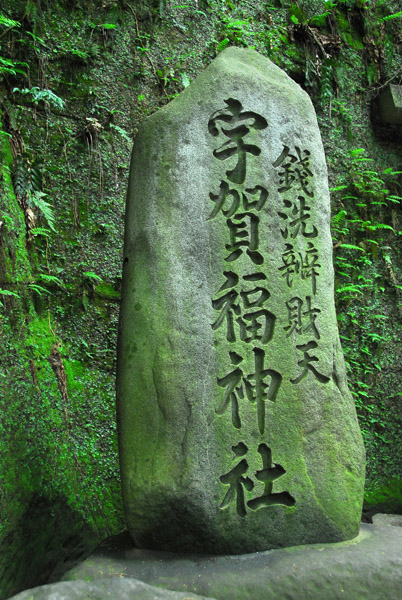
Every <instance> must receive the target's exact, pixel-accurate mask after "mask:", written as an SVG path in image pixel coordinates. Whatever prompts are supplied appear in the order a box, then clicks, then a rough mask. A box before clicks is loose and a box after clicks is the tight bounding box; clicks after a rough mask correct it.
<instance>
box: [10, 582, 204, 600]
mask: <svg viewBox="0 0 402 600" xmlns="http://www.w3.org/2000/svg"><path fill="white" fill-rule="evenodd" d="M106 598H110V599H111V600H117V599H118V600H213V598H210V599H208V598H205V596H197V594H190V595H189V594H188V593H183V592H170V591H168V590H160V589H157V588H155V587H153V586H151V585H147V584H146V583H142V581H136V580H135V579H111V578H110V577H109V578H107V579H97V580H96V581H93V582H88V581H61V582H59V583H53V584H50V585H41V586H40V587H37V588H34V589H31V590H25V591H24V592H21V593H20V594H17V596H14V597H13V598H12V599H11V600H104V599H106Z"/></svg>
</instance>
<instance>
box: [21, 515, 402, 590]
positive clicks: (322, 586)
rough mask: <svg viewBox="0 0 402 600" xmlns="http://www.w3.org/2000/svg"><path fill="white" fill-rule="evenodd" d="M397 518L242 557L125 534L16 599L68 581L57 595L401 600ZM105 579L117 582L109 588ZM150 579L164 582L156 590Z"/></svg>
mask: <svg viewBox="0 0 402 600" xmlns="http://www.w3.org/2000/svg"><path fill="white" fill-rule="evenodd" d="M394 517H395V515H381V517H377V518H375V519H374V521H375V522H374V524H372V525H370V524H365V523H363V524H362V525H361V529H360V534H359V536H358V537H357V538H355V539H353V540H350V541H348V542H340V543H336V544H316V545H311V546H295V547H292V548H284V549H279V550H270V551H267V552H257V553H254V554H244V555H238V556H200V555H179V554H173V553H168V552H153V551H149V550H140V549H137V548H133V545H132V542H131V541H130V538H129V537H128V535H126V534H122V535H120V536H115V537H112V538H109V539H108V540H106V541H105V542H104V543H103V544H101V545H100V546H99V547H98V549H97V550H96V551H95V552H94V553H93V554H92V556H90V557H89V558H88V559H87V560H85V561H84V562H82V563H81V564H78V565H77V566H75V567H74V568H73V569H71V570H70V571H69V572H68V573H66V574H65V575H64V577H63V580H64V581H63V582H60V583H58V584H54V585H51V586H43V587H42V588H36V590H30V591H29V592H28V591H26V592H23V593H22V594H19V595H17V596H15V600H17V599H18V600H28V599H29V600H39V599H40V600H46V599H47V600H50V598H53V597H55V596H51V595H50V594H51V593H55V592H56V591H59V592H60V593H61V594H63V591H64V587H65V586H66V583H67V582H69V583H68V589H69V590H70V588H71V593H70V592H68V595H64V596H63V595H61V596H60V597H63V598H67V597H68V598H69V599H73V598H74V599H77V600H84V599H85V600H87V599H88V600H95V599H96V600H103V598H109V597H110V595H108V593H107V590H108V589H109V588H110V590H113V593H112V596H113V597H115V598H119V599H120V598H124V599H127V600H131V599H133V600H134V599H135V600H148V599H151V598H152V599H153V598H154V599H155V600H156V599H159V598H166V599H167V600H168V599H172V600H173V599H177V600H179V599H181V600H184V599H186V600H196V599H197V598H198V597H199V596H201V597H204V598H205V597H206V598H215V599H219V600H244V599H245V598H252V599H253V600H279V599H283V598H286V599H287V600H293V599H294V600H300V599H307V598H308V600H322V598H323V597H325V600H338V599H342V600H360V599H361V600H363V599H364V600H378V599H379V598H381V600H400V598H401V594H402V526H401V524H402V520H401V519H397V520H396V521H395V519H394ZM398 525H399V526H398ZM126 578H127V579H126ZM107 579H109V580H110V579H112V580H113V584H112V581H110V583H111V584H112V585H109V587H108V583H107ZM76 580H79V581H76ZM82 580H85V581H82ZM134 580H140V582H144V583H146V584H148V586H146V587H144V586H143V585H142V587H141V585H140V584H139V582H138V581H134ZM88 582H92V583H88ZM74 585H75V588H74ZM149 585H150V586H155V587H156V588H159V589H154V590H153V594H154V595H153V596H152V595H149V594H151V592H152V589H151V588H149ZM63 586H64V587H63ZM113 586H117V587H113ZM160 588H163V589H160ZM74 589H75V592H74V593H72V591H73V590H74ZM102 589H104V590H105V593H104V595H102ZM91 590H92V591H91ZM164 590H174V591H175V592H176V593H175V594H174V593H173V594H171V593H167V592H165V591H164ZM120 592H121V594H120ZM183 592H185V594H183ZM164 594H165V595H164ZM57 597H58V596H57Z"/></svg>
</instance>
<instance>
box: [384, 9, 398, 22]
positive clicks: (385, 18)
mask: <svg viewBox="0 0 402 600" xmlns="http://www.w3.org/2000/svg"><path fill="white" fill-rule="evenodd" d="M401 17H402V10H401V11H399V12H397V13H394V14H393V15H388V16H386V17H383V18H382V19H380V20H381V21H390V20H391V19H399V18H401Z"/></svg>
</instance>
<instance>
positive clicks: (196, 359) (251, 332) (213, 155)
mask: <svg viewBox="0 0 402 600" xmlns="http://www.w3.org/2000/svg"><path fill="white" fill-rule="evenodd" d="M329 216H330V208H329V194H328V185H327V174H326V165H325V157H324V153H323V148H322V143H321V139H320V135H319V131H318V126H317V122H316V118H315V113H314V109H313V107H312V105H311V102H310V100H309V98H308V96H307V95H306V94H305V93H304V92H303V91H302V90H301V88H299V86H298V85H296V84H295V83H294V82H293V81H291V80H290V79H289V78H288V77H287V75H286V74H285V73H284V72H283V71H281V70H280V69H279V68H278V67H276V66H274V65H273V64H272V63H271V62H270V61H269V60H267V59H265V58H263V57H261V56H260V55H258V54H257V53H256V52H254V51H251V50H241V49H237V48H229V49H227V50H225V51H224V52H223V53H221V54H220V55H219V56H218V58H217V59H215V60H214V61H213V62H212V63H211V65H210V66H209V67H208V68H207V69H206V70H205V71H204V72H203V73H202V74H201V75H200V76H199V77H198V78H197V79H196V80H195V81H194V82H193V83H192V84H191V86H190V87H189V88H187V89H186V90H185V91H184V92H183V93H182V94H180V95H179V96H178V97H177V98H176V99H175V100H174V101H173V102H171V103H170V104H169V105H168V106H166V107H164V108H163V109H161V110H159V111H158V112H157V113H156V114H154V115H152V116H151V117H150V118H149V119H148V120H147V121H146V122H145V123H144V124H143V126H142V128H141V130H140V132H139V133H138V136H137V138H136V141H135V145H134V152H133V158H132V170H131V175H130V187H129V193H128V205H127V215H126V236H125V250H124V256H125V258H124V270H123V282H124V289H123V303H122V309H121V323H120V333H119V357H118V418H119V443H120V457H121V469H122V481H123V497H124V503H125V510H126V519H127V523H128V527H129V530H130V532H131V535H132V537H133V539H134V541H135V543H136V544H137V545H138V546H140V547H145V548H154V549H168V550H180V551H192V552H211V553H241V552H253V551H258V550H265V549H268V548H274V547H280V546H289V545H297V544H306V543H314V542H325V541H328V542H331V541H340V540H343V539H348V538H351V537H353V536H354V535H356V534H357V532H358V527H359V521H360V514H361V502H362V491H363V480H364V451H363V445H362V439H361V435H360V431H359V428H358V424H357V420H356V414H355V409H354V405H353V401H352V398H351V395H350V393H349V391H348V389H347V386H346V379H345V368H344V362H343V356H342V351H341V348H340V343H339V337H338V331H337V325H336V317H335V308H334V301H333V268H332V258H331V251H332V244H331V237H330V232H329Z"/></svg>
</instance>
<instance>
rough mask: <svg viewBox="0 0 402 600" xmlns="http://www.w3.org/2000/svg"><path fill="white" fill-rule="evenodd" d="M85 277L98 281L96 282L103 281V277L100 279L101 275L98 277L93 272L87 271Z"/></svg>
mask: <svg viewBox="0 0 402 600" xmlns="http://www.w3.org/2000/svg"><path fill="white" fill-rule="evenodd" d="M83 275H84V277H88V279H96V281H103V279H102V277H99V275H97V274H96V273H94V272H93V271H85V273H83Z"/></svg>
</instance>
